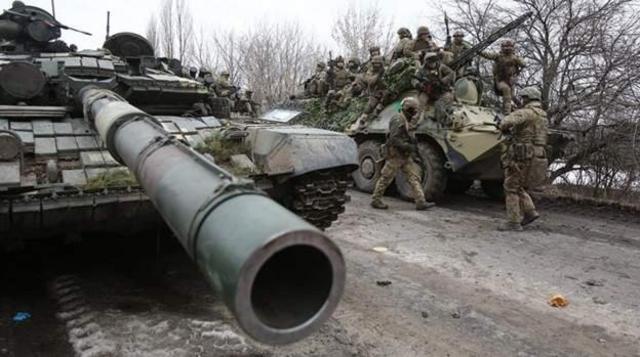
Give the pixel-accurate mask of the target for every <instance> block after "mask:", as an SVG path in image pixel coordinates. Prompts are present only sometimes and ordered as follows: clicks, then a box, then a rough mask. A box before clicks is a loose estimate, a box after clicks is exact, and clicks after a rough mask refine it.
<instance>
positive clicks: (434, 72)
mask: <svg viewBox="0 0 640 357" xmlns="http://www.w3.org/2000/svg"><path fill="white" fill-rule="evenodd" d="M440 56H441V55H440V54H439V53H434V52H429V53H427V54H425V57H424V64H423V66H422V68H419V69H418V70H417V71H416V74H415V76H414V78H415V79H414V83H413V84H414V86H415V88H416V89H418V90H419V91H420V95H419V96H418V98H419V100H420V109H421V110H422V111H424V110H425V109H426V108H427V107H428V106H429V105H433V104H434V103H436V102H437V101H440V102H442V103H441V104H442V105H441V106H446V104H448V103H449V102H451V101H453V94H452V93H451V92H452V87H453V84H454V83H455V81H456V73H455V72H454V71H453V70H452V69H451V68H449V67H448V66H447V65H445V64H443V63H442V62H441V58H440ZM436 116H437V115H436Z"/></svg>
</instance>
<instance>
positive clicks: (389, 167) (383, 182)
mask: <svg viewBox="0 0 640 357" xmlns="http://www.w3.org/2000/svg"><path fill="white" fill-rule="evenodd" d="M400 170H402V172H403V173H404V175H405V177H406V179H407V182H408V183H409V185H410V186H411V191H412V196H413V199H414V200H415V202H416V203H418V202H423V203H424V202H425V201H426V199H425V198H424V191H422V182H421V180H420V166H418V164H416V163H415V161H413V159H412V158H411V156H405V155H400V154H395V155H389V156H388V158H387V159H386V161H385V163H384V167H383V168H382V172H381V173H380V178H379V179H378V182H376V188H375V190H374V191H373V197H372V198H373V200H374V201H375V200H380V199H382V196H384V192H385V191H386V190H387V188H388V187H389V185H390V184H391V182H393V180H394V179H395V178H396V175H397V173H398V171H400Z"/></svg>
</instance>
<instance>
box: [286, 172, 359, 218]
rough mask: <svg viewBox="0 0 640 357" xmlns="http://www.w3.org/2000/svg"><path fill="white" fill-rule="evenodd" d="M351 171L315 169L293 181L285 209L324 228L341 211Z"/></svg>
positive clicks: (347, 197)
mask: <svg viewBox="0 0 640 357" xmlns="http://www.w3.org/2000/svg"><path fill="white" fill-rule="evenodd" d="M349 184H350V173H349V172H347V171H345V170H327V171H321V172H314V173H311V174H307V175H305V176H302V177H299V178H297V179H296V180H295V183H294V185H293V197H292V200H291V201H290V203H289V204H287V205H286V206H287V208H289V209H291V210H292V211H293V212H294V213H295V214H297V215H298V216H300V217H302V218H304V219H305V220H306V221H307V222H309V223H311V224H313V225H314V226H316V227H318V228H319V229H322V230H324V229H327V228H329V227H330V226H331V224H333V222H335V221H336V220H337V219H338V216H339V215H340V214H341V213H343V212H344V210H345V204H346V203H347V202H348V201H349V196H348V195H347V189H348V188H349Z"/></svg>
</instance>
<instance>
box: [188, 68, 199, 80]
mask: <svg viewBox="0 0 640 357" xmlns="http://www.w3.org/2000/svg"><path fill="white" fill-rule="evenodd" d="M197 77H198V69H197V68H196V67H189V78H191V79H196V78H197Z"/></svg>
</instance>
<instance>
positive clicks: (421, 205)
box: [416, 201, 436, 211]
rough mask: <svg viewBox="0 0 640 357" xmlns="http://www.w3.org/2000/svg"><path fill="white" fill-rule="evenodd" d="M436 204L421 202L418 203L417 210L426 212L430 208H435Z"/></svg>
mask: <svg viewBox="0 0 640 357" xmlns="http://www.w3.org/2000/svg"><path fill="white" fill-rule="evenodd" d="M435 205H436V204H435V203H433V202H427V201H419V202H416V210H417V211H424V210H428V209H429V208H431V207H433V206H435Z"/></svg>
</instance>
